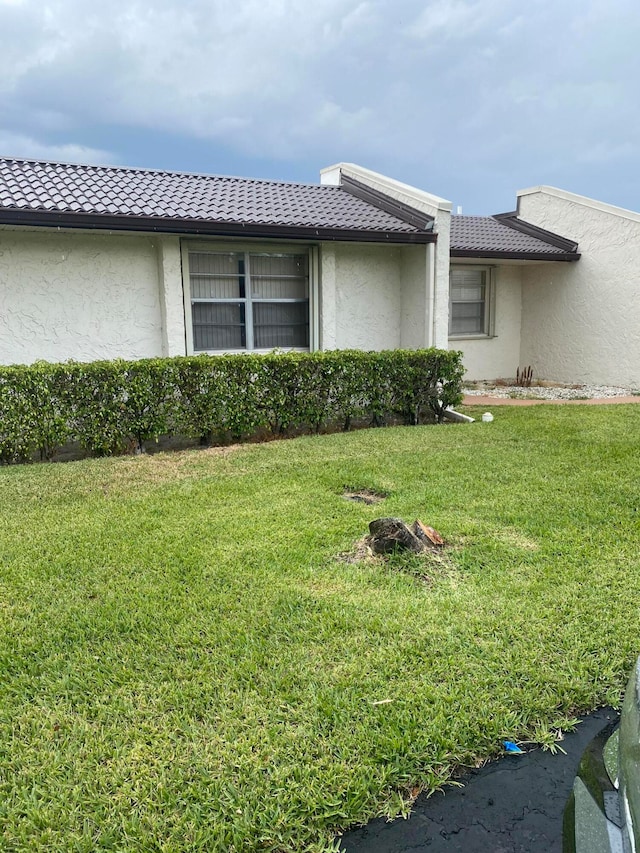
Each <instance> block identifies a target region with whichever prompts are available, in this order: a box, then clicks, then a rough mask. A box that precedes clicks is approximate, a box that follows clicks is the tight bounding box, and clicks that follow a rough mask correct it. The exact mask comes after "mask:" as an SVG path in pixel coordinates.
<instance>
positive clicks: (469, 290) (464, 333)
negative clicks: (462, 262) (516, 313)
mask: <svg viewBox="0 0 640 853" xmlns="http://www.w3.org/2000/svg"><path fill="white" fill-rule="evenodd" d="M490 315H491V270H490V269H488V268H482V269H480V268H478V267H471V268H469V267H466V268H465V267H457V268H452V269H451V273H450V280H449V336H450V337H462V338H464V337H475V336H483V335H489V334H490V329H491V316H490Z"/></svg>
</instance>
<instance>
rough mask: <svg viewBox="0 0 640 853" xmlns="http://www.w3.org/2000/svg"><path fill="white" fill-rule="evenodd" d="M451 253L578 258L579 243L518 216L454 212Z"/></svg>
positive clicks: (528, 257) (465, 255)
mask: <svg viewBox="0 0 640 853" xmlns="http://www.w3.org/2000/svg"><path fill="white" fill-rule="evenodd" d="M450 245H451V256H452V257H479V258H481V257H485V258H491V257H495V258H500V257H514V258H518V257H520V258H522V259H529V260H550V261H554V260H576V259H577V258H579V257H580V256H579V254H578V253H577V248H578V247H577V244H576V243H574V242H573V241H571V240H566V239H565V238H564V237H560V236H559V235H558V234H552V233H551V232H549V231H544V230H543V229H542V228H537V227H536V226H535V225H531V224H530V223H528V222H524V221H523V220H521V219H518V218H517V216H516V214H515V213H503V214H499V215H498V216H452V217H451V239H450Z"/></svg>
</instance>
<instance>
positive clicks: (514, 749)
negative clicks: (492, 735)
mask: <svg viewBox="0 0 640 853" xmlns="http://www.w3.org/2000/svg"><path fill="white" fill-rule="evenodd" d="M502 745H503V746H504V749H505V752H510V753H512V754H513V755H524V750H522V749H520V747H519V746H518V744H517V743H514V742H513V741H512V740H503V741H502Z"/></svg>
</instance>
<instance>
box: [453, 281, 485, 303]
mask: <svg viewBox="0 0 640 853" xmlns="http://www.w3.org/2000/svg"><path fill="white" fill-rule="evenodd" d="M451 299H452V300H453V301H454V302H482V301H483V300H484V284H477V285H455V284H454V285H452V286H451Z"/></svg>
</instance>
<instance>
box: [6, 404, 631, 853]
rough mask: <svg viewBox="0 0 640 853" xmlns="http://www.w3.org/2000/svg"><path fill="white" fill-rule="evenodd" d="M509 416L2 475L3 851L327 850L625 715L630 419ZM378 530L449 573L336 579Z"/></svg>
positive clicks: (382, 571) (614, 413)
mask: <svg viewBox="0 0 640 853" xmlns="http://www.w3.org/2000/svg"><path fill="white" fill-rule="evenodd" d="M494 414H495V417H496V420H495V421H494V423H492V424H482V423H477V424H474V425H471V426H457V425H456V426H453V425H449V426H442V427H410V428H397V429H385V430H369V431H360V432H354V433H350V434H339V435H332V436H321V437H310V438H300V439H296V440H292V441H283V442H278V443H270V444H263V445H253V446H246V447H242V448H237V449H236V448H231V449H226V450H223V451H220V450H211V451H192V452H185V453H180V454H174V455H158V456H154V457H138V458H120V459H103V460H89V461H85V462H76V463H70V464H66V465H34V466H24V467H12V468H3V469H0V523H1V525H2V527H1V529H2V534H1V535H0V614H1V618H0V667H1V673H0V674H1V684H2V687H1V689H0V849H2V850H5V851H63V850H64V851H87V853H94V851H106V850H114V851H116V850H117V851H163V852H164V851H166V852H167V853H168V851H172V853H173V851H185V852H186V851H189V853H191V851H225V853H227V851H230V853H248V851H301V850H309V851H320V850H328V849H331V843H332V842H331V839H332V837H333V835H334V833H335V830H336V829H337V828H340V827H346V826H349V825H352V824H354V823H357V822H363V821H366V820H367V819H368V818H370V817H372V816H374V815H376V814H381V813H383V814H398V813H400V812H402V811H403V810H406V809H407V808H408V805H409V803H410V801H411V797H412V795H415V793H416V792H417V790H418V789H420V788H422V789H426V790H432V789H434V788H435V787H436V786H438V785H440V784H442V783H443V782H444V781H445V780H447V778H448V777H449V775H450V773H451V771H452V768H454V767H455V766H456V765H459V764H467V763H475V762H477V761H479V760H482V759H484V758H487V757H489V756H494V755H496V754H498V753H499V752H500V749H501V747H500V742H501V741H502V740H503V739H505V738H509V739H512V740H535V741H539V742H545V743H547V744H549V743H552V742H553V740H554V736H555V735H554V730H555V729H557V728H558V727H560V726H565V727H566V726H568V725H569V724H570V721H571V719H572V718H573V717H574V715H575V714H576V713H577V712H579V711H585V710H589V709H592V708H594V707H595V706H598V705H600V704H602V703H606V702H610V703H616V702H617V700H618V698H619V696H620V691H621V689H622V688H623V686H624V683H625V680H626V677H627V674H628V670H629V668H630V666H631V665H632V662H633V660H634V658H635V655H636V654H637V653H638V651H640V632H639V629H640V608H639V607H638V600H639V593H640V556H639V555H640V528H639V523H638V505H639V502H640V498H639V496H638V495H639V491H638V483H639V482H640V452H639V437H640V406H610V407H569V406H567V407H562V406H536V407H532V408H527V409H517V408H512V409H508V408H503V409H496V410H495V411H494ZM345 486H349V487H356V488H362V487H367V488H370V489H373V490H379V491H382V492H385V493H386V494H387V495H388V497H387V498H386V500H385V501H383V502H382V503H381V504H378V505H377V506H365V505H363V504H356V503H351V502H348V501H346V500H345V499H344V498H343V497H342V491H343V489H344V487H345ZM380 515H398V516H402V517H404V518H405V519H406V520H408V521H412V520H413V519H414V518H416V517H419V518H421V519H422V520H423V521H425V522H426V523H427V524H431V525H432V526H434V527H435V528H437V529H438V530H439V531H440V532H441V533H442V534H443V535H444V536H445V538H446V539H447V540H448V542H449V543H451V547H450V548H449V550H448V552H447V555H446V560H445V562H444V563H443V564H442V565H433V566H427V567H425V566H418V565H417V564H416V563H415V561H414V562H413V563H411V562H410V563H409V564H408V565H407V566H406V568H407V569H409V571H408V572H402V571H398V570H397V568H396V569H392V568H389V567H388V566H385V565H381V564H375V563H370V562H369V563H356V564H348V563H345V562H340V561H338V560H336V559H335V555H336V554H338V553H339V552H342V551H346V550H348V549H349V548H350V547H351V546H352V545H353V543H354V542H355V540H357V539H358V538H359V537H360V536H361V535H362V534H363V533H364V532H365V531H366V529H367V524H368V522H369V521H370V520H371V519H372V518H375V517H377V516H380ZM421 571H427V573H428V574H430V577H431V579H430V581H429V582H425V581H424V580H422V579H421V578H419V577H417V576H416V573H417V574H419V573H420V572H421ZM384 700H391V701H387V702H385V701H384ZM380 703H382V704H380Z"/></svg>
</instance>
